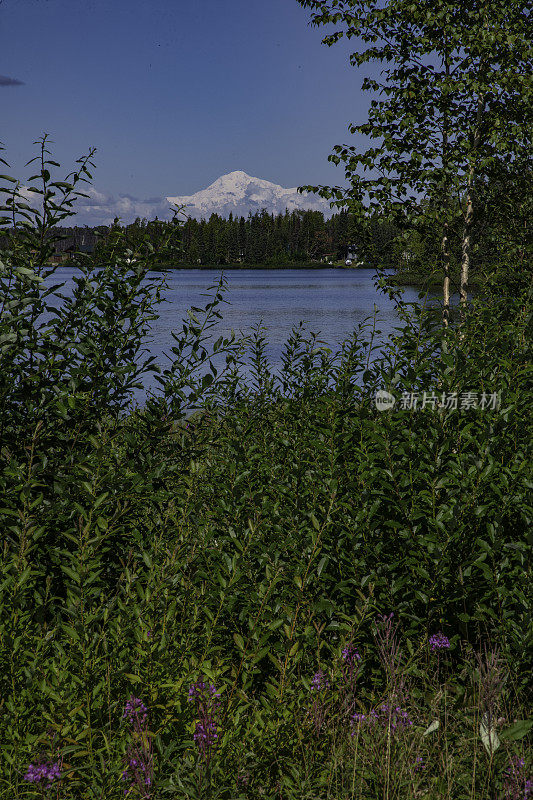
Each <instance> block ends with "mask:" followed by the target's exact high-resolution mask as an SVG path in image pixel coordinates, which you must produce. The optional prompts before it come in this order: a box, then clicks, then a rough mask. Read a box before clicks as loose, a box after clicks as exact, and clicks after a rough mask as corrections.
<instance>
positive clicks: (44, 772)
mask: <svg viewBox="0 0 533 800" xmlns="http://www.w3.org/2000/svg"><path fill="white" fill-rule="evenodd" d="M60 779H61V765H60V763H59V761H43V762H42V763H40V764H30V765H29V766H28V771H27V772H26V774H25V775H24V780H25V781H28V783H40V784H41V785H42V786H44V785H45V784H46V785H47V786H49V785H50V784H51V783H53V782H54V781H59V780H60Z"/></svg>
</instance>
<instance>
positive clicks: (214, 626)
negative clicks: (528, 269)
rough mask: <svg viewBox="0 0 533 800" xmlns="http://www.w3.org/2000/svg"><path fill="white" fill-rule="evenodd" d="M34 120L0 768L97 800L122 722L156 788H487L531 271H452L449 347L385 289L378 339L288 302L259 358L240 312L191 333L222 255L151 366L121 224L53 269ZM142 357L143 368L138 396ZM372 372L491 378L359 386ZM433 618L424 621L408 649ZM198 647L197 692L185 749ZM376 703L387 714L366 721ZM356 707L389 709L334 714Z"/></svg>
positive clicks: (512, 632)
mask: <svg viewBox="0 0 533 800" xmlns="http://www.w3.org/2000/svg"><path fill="white" fill-rule="evenodd" d="M41 146H42V150H41V157H42V160H41V167H42V169H41V178H42V186H43V189H42V192H43V193H42V194H41V195H40V197H41V199H42V200H43V201H44V205H43V204H42V205H41V208H40V209H35V208H33V206H31V205H29V204H25V203H24V202H23V201H21V200H20V197H19V198H17V193H16V191H15V192H14V193H12V194H11V198H12V202H11V203H8V204H7V205H8V206H9V210H10V212H11V216H10V218H9V220H8V221H7V222H6V226H9V229H10V233H9V237H10V239H9V242H10V245H9V248H8V249H7V250H6V251H5V252H4V254H3V257H2V274H1V281H2V284H1V286H2V302H3V305H2V308H1V316H0V347H1V348H2V349H1V352H0V355H1V358H0V387H1V404H2V405H1V428H0V460H1V470H0V476H1V477H0V487H1V505H0V522H1V526H2V531H3V533H4V543H3V549H2V551H1V555H0V557H1V566H0V573H1V575H2V578H1V583H0V587H1V591H0V612H1V613H0V698H1V699H0V708H1V713H2V722H3V724H2V729H1V734H0V736H1V740H2V741H1V744H2V752H3V754H4V757H5V762H4V764H3V769H2V773H1V777H0V797H2V798H3V797H5V798H6V799H7V798H19V797H20V798H33V797H39V796H40V797H47V796H48V797H54V798H58V800H59V798H68V799H69V800H78V799H79V800H88V799H89V798H91V800H92V798H102V797H105V798H106V800H107V799H108V798H109V800H113V798H117V800H118V798H119V797H123V796H124V782H123V781H122V780H121V774H122V771H123V769H124V767H125V765H126V763H127V758H128V756H127V754H128V752H129V753H131V752H132V748H137V750H136V752H140V751H141V750H143V752H145V753H148V752H152V753H153V759H154V764H153V766H154V784H153V786H151V788H150V789H146V792H145V793H144V796H145V797H148V796H150V797H152V798H164V797H180V798H182V797H188V798H205V797H219V798H226V799H227V800H230V799H231V800H235V798H237V797H238V798H242V799H244V798H257V797H268V798H280V797H282V798H290V799H291V800H292V798H294V799H296V798H299V800H303V798H318V797H320V798H334V797H335V798H353V797H358V798H368V797H372V798H374V797H376V798H378V797H385V798H393V797H394V798H396V797H397V798H402V800H403V798H408V797H413V798H415V797H419V796H420V792H422V791H423V792H426V793H427V794H428V795H429V796H431V797H435V798H451V797H454V798H456V797H457V798H479V800H485V798H487V797H491V798H492V797H510V796H512V795H511V794H510V791H511V789H509V791H507V788H506V787H509V786H510V785H511V784H510V781H511V779H512V780H514V777H512V776H514V775H515V772H516V770H518V767H516V769H515V767H514V766H512V765H513V764H514V763H515V762H513V761H512V759H513V758H519V757H520V756H522V755H523V754H524V753H525V752H526V747H527V743H528V741H529V738H528V737H530V722H529V720H528V719H527V713H526V711H525V710H524V709H525V707H526V700H525V687H526V685H527V679H528V672H527V670H528V667H529V664H528V659H527V653H528V648H529V647H530V645H531V635H530V628H529V627H528V626H529V624H530V619H529V612H530V598H529V596H528V585H529V583H530V579H531V575H530V563H529V556H530V551H531V540H530V536H531V534H530V531H531V529H532V526H531V521H532V520H531V517H532V508H531V492H530V488H531V466H530V465H531V441H530V437H529V435H528V424H530V422H531V416H530V415H531V410H530V409H531V403H530V395H529V394H528V387H529V386H530V383H531V366H530V363H529V360H528V346H529V339H528V330H529V329H528V325H529V323H530V313H531V310H530V298H529V297H528V295H527V291H526V292H525V291H523V287H522V290H521V291H520V292H517V293H516V295H514V296H504V297H502V296H497V295H495V296H494V297H493V296H492V295H491V294H490V292H488V293H487V294H486V296H484V297H480V298H479V299H477V300H476V301H475V302H474V303H473V304H472V307H471V309H470V310H469V313H468V314H467V316H466V318H465V321H464V324H463V326H462V328H461V331H460V333H459V332H457V331H455V330H453V329H450V330H449V331H448V332H447V333H446V334H445V337H446V344H447V347H446V349H445V350H444V349H443V348H441V342H442V335H443V334H442V331H441V330H440V326H439V325H438V319H437V317H436V313H435V310H434V309H432V308H431V307H429V306H427V304H426V303H425V301H424V302H421V303H420V304H417V305H416V306H414V307H413V308H407V307H404V306H403V305H402V304H401V303H400V304H399V305H398V312H399V316H400V318H401V320H402V325H401V326H400V327H399V328H398V331H397V336H396V337H395V339H394V341H393V342H391V343H390V344H389V346H387V347H386V348H383V347H382V345H383V343H382V342H381V341H380V333H379V320H378V319H376V318H374V319H370V320H368V321H367V323H365V324H364V325H362V326H361V327H360V328H359V329H358V330H356V331H355V332H354V334H353V336H352V337H351V338H350V339H349V340H347V341H346V342H345V343H344V345H343V346H342V348H341V349H340V350H339V351H338V352H335V353H334V352H331V351H329V350H328V349H327V348H325V347H324V346H323V343H321V342H320V340H319V339H318V338H317V336H316V335H313V334H309V333H307V332H306V331H305V329H304V328H303V326H299V327H297V328H295V330H294V331H293V333H292V335H291V336H290V338H289V340H288V341H287V343H286V346H285V351H284V354H283V360H282V369H281V371H280V372H279V374H277V373H274V372H273V371H272V369H271V367H270V365H269V363H268V359H267V357H266V354H265V347H266V342H265V339H264V336H263V333H262V331H261V329H260V328H258V329H257V330H256V331H255V333H254V335H253V336H252V337H251V339H250V340H249V341H239V340H237V339H235V338H234V337H230V338H229V339H226V340H224V339H222V338H219V339H216V340H215V341H213V339H214V335H216V323H217V320H218V319H219V318H220V316H221V313H222V311H221V309H222V305H223V303H224V301H225V295H224V289H225V282H224V279H223V278H221V280H220V282H219V284H218V285H217V286H215V287H213V292H212V294H211V296H210V298H209V301H208V303H207V305H206V307H205V308H204V309H200V308H197V309H192V310H191V313H190V316H189V319H187V320H186V321H184V323H183V327H182V330H181V331H180V332H177V333H175V337H174V338H175V346H174V348H173V352H172V355H171V360H170V362H169V366H168V368H166V369H163V370H159V371H156V368H155V365H154V364H153V363H152V361H151V359H150V358H149V357H146V355H145V354H143V349H142V340H143V336H144V334H145V332H146V331H147V330H148V327H149V325H150V323H151V322H152V321H153V320H154V319H155V317H156V314H157V302H158V300H159V292H160V288H161V287H160V285H159V284H157V283H154V282H153V281H152V280H151V279H150V277H149V276H148V275H147V270H148V266H149V264H150V263H151V262H150V258H151V252H152V251H151V250H150V248H149V247H148V243H147V244H146V246H145V245H144V244H143V242H142V241H140V240H138V241H137V242H136V249H135V250H133V248H132V246H131V241H130V239H129V238H128V235H127V234H124V233H123V232H122V231H120V230H117V231H116V232H115V240H114V243H113V248H112V250H110V251H108V257H109V261H108V262H106V261H105V260H104V258H103V255H102V257H101V259H100V261H99V262H97V263H96V262H94V261H93V260H92V259H87V258H86V257H84V256H83V254H78V255H76V256H75V259H76V262H77V264H78V266H79V273H78V275H79V277H78V278H77V279H76V280H75V285H74V289H73V292H72V294H71V295H67V294H66V292H65V291H64V289H63V288H62V287H61V285H60V283H58V284H56V285H54V284H53V280H55V279H56V273H55V269H56V268H55V267H54V266H50V265H49V263H48V259H49V253H50V248H51V242H50V230H51V229H52V228H53V227H54V226H55V225H57V222H58V220H59V219H61V218H62V214H63V213H64V209H65V204H66V203H68V202H69V198H70V196H71V195H70V194H68V192H74V191H75V190H76V185H77V183H78V182H79V181H80V180H83V179H84V176H85V177H87V179H88V177H89V175H88V170H89V160H82V161H81V162H80V167H79V171H78V172H77V173H75V175H74V177H73V178H72V180H71V182H70V189H69V188H67V186H66V185H65V184H66V183H67V182H65V183H61V182H59V181H53V180H52V178H51V176H50V175H48V171H47V167H46V164H47V163H49V161H50V160H48V162H47V160H46V159H47V155H46V141H45V140H43V142H42V143H41ZM52 166H53V164H52ZM76 176H78V177H77V178H76ZM58 187H59V189H58ZM61 187H62V188H63V189H64V190H65V198H64V201H65V202H64V203H63V201H62V200H61V198H60V199H59V201H57V206H56V207H54V206H53V203H56V200H55V199H54V195H53V192H54V191H55V192H56V193H57V192H60V191H62V188H61ZM19 195H20V192H19ZM66 207H67V210H68V205H67V206H66ZM19 220H20V221H19ZM177 238H178V237H177ZM165 241H166V242H167V243H168V247H169V253H172V248H174V246H175V240H174V241H169V240H165ZM164 246H165V247H166V246H167V244H165V245H164ZM161 247H162V249H163V245H161ZM160 252H161V251H160ZM135 254H137V255H135ZM57 277H60V273H57ZM63 294H64V295H65V296H64V297H62V295H63ZM53 309H55V310H53ZM213 353H225V354H226V364H225V368H224V369H222V370H220V371H217V370H216V369H215V367H214V366H213V365H212V354H213ZM246 364H248V365H251V370H252V379H251V380H248V381H247V380H245V379H244V377H243V374H244V372H243V367H244V366H245V365H246ZM150 370H152V371H156V374H157V377H158V380H159V385H160V391H159V393H158V394H153V395H151V396H150V398H149V400H148V402H147V403H146V406H145V407H144V408H142V409H139V408H135V407H133V403H132V397H133V390H134V388H135V386H136V385H139V384H140V383H141V381H142V379H143V376H144V375H145V374H146V373H149V371H150ZM382 388H385V389H388V390H389V391H391V392H394V393H395V394H396V395H397V396H398V398H399V397H400V395H401V393H402V392H414V391H418V392H423V391H426V392H433V391H434V392H436V393H438V394H439V395H440V394H441V393H450V392H458V393H459V394H460V393H461V392H466V391H475V392H482V391H485V392H487V393H492V392H499V393H501V408H500V409H499V410H493V411H490V410H487V409H485V410H482V409H479V408H478V409H474V408H472V409H469V410H461V409H458V410H453V409H451V410H450V409H444V408H442V409H432V408H429V407H428V408H426V409H424V410H419V411H417V412H412V411H409V410H403V409H402V408H400V407H398V405H399V404H398V405H397V407H396V408H395V409H394V410H392V411H390V412H379V411H378V410H377V409H376V407H375V403H374V395H375V392H376V390H377V389H382ZM192 409H195V411H194V413H191V410H192ZM390 612H393V613H394V615H395V616H394V619H395V620H397V621H398V624H399V626H400V627H399V628H398V631H397V632H396V633H394V636H396V637H397V642H398V648H399V649H398V650H397V651H395V654H394V656H391V655H390V652H392V651H390V648H389V651H387V649H386V647H384V645H383V637H382V638H381V639H380V634H379V630H380V623H379V615H380V614H382V613H387V614H388V613H390ZM376 618H378V624H377V626H376V624H375V621H376ZM437 631H443V632H444V633H445V634H446V635H447V636H448V637H449V639H450V640H451V649H450V650H449V651H448V650H446V652H442V653H437V654H435V653H431V651H430V649H429V648H428V637H429V636H430V635H431V634H433V633H435V632H437ZM486 641H490V642H491V643H492V645H491V646H492V648H493V651H492V655H491V652H490V651H489V653H487V652H484V650H483V646H484V643H485V642H486ZM354 646H355V647H357V648H358V650H359V651H360V654H361V656H362V658H361V663H360V664H359V662H357V665H356V667H357V669H356V671H355V673H354V672H353V671H352V672H351V673H349V674H348V672H347V667H346V661H345V660H343V658H342V651H343V649H346V648H348V647H354ZM496 651H497V655H495V653H496ZM474 652H478V658H477V659H476V658H475V656H474ZM387 653H389V655H388V656H387ZM319 671H321V673H322V678H321V679H320V681H322V680H323V683H320V681H319V682H318V683H317V679H315V680H314V681H313V675H316V673H317V672H319ZM354 674H355V678H354ZM201 676H205V677H206V678H207V681H208V682H211V681H212V682H213V683H214V684H215V685H216V687H217V689H218V690H219V692H220V695H221V698H220V712H219V717H218V718H217V732H218V736H219V738H218V740H217V746H216V747H215V748H214V752H213V755H212V758H210V759H207V760H206V759H204V758H202V757H201V755H200V754H199V753H198V750H197V747H196V745H195V740H194V738H193V736H194V733H195V730H196V726H197V724H198V719H197V717H196V716H195V712H194V707H193V705H192V704H191V703H190V702H188V699H187V698H188V689H189V685H190V684H192V683H193V681H197V680H198V679H199V678H201ZM326 681H327V683H326ZM328 684H329V685H328ZM132 695H134V696H136V697H138V698H141V699H142V700H143V701H144V703H145V705H146V706H147V708H148V721H147V723H146V725H147V727H146V729H143V731H142V734H141V733H139V732H137V733H135V732H132V730H131V728H129V727H128V725H127V721H125V720H124V718H123V710H124V704H125V702H126V700H127V699H128V698H129V697H130V696H132ZM383 703H385V704H387V705H388V706H391V707H396V706H398V707H401V708H402V710H403V711H405V713H407V714H409V717H410V718H411V720H412V722H413V725H412V726H408V727H405V728H404V727H401V728H400V730H399V731H398V735H396V734H394V735H392V716H391V715H390V714H389V716H388V717H387V715H386V714H385V712H384V711H383ZM372 710H374V711H375V712H376V714H378V716H379V715H381V717H380V719H382V721H383V719H385V725H383V724H382V723H380V727H377V728H376V729H375V731H373V732H369V730H367V729H366V728H362V727H358V726H355V723H354V721H353V719H352V718H353V715H354V714H355V713H359V714H365V715H369V714H370V712H371V711H372ZM387 713H389V712H387ZM384 715H385V716H384ZM435 720H437V721H438V722H439V725H438V727H435V726H433V727H431V725H432V723H434V722H435ZM483 720H485V721H484V722H483ZM502 720H503V721H502ZM482 722H483V725H484V731H485V734H484V735H485V737H486V738H487V737H492V739H491V740H492V741H495V738H494V734H493V733H491V732H492V731H493V729H494V730H497V731H498V741H499V745H498V748H494V747H490V748H489V751H487V749H486V748H485V747H484V746H483V738H482V735H481V732H480V727H481V723H482ZM495 726H496V727H495ZM424 733H425V734H427V735H424ZM352 734H353V735H352ZM136 737H137V738H136ZM143 737H144V738H143ZM143 748H144V749H143ZM40 757H42V758H45V759H47V760H49V761H57V762H60V763H61V769H62V778H61V781H59V782H55V783H53V784H51V786H50V788H46V787H39V786H38V785H34V784H31V783H29V782H28V781H25V780H24V774H25V772H26V769H27V766H28V764H29V763H30V762H32V763H35V762H36V761H38V759H39V758H40ZM417 758H423V759H424V768H423V769H422V767H421V766H420V764H421V762H419V761H417ZM510 764H511V766H509V765H510ZM506 770H508V771H507V772H506ZM509 770H511V772H509ZM512 770H515V772H513V771H512ZM520 770H522V767H520ZM522 772H523V770H522ZM522 772H520V776H522ZM516 774H518V773H516ZM520 776H519V778H516V781H519V780H522V777H520ZM524 780H525V779H524ZM513 785H514V784H513ZM517 785H518V784H517ZM41 788H42V791H41ZM143 791H144V790H143ZM506 792H507V794H505V793H506ZM134 796H137V797H142V796H143V794H142V793H141V792H140V791H139V790H138V787H137V789H135V790H132V792H131V797H134Z"/></svg>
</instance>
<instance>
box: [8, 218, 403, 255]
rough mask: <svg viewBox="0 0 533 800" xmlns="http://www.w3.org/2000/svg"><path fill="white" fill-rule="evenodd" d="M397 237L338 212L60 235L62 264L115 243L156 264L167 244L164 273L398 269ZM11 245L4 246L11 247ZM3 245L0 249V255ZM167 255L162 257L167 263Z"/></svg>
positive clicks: (139, 222) (379, 224) (60, 231)
mask: <svg viewBox="0 0 533 800" xmlns="http://www.w3.org/2000/svg"><path fill="white" fill-rule="evenodd" d="M397 233H398V231H397V229H396V228H395V227H394V225H392V224H391V223H389V222H384V221H380V220H378V219H375V220H370V222H369V223H367V224H366V225H365V226H364V228H363V226H362V225H361V223H360V222H358V221H356V219H355V217H354V216H353V215H352V214H349V213H347V212H345V211H341V212H340V213H338V214H334V215H333V216H332V217H331V218H330V219H325V218H324V215H323V214H322V212H320V211H293V212H290V213H289V212H288V211H287V212H285V214H278V215H277V216H275V215H274V214H269V213H268V212H267V211H265V210H263V211H261V212H260V213H256V214H251V213H250V214H249V215H248V216H247V217H242V216H241V217H233V215H231V214H230V216H229V217H228V218H227V219H225V218H223V217H220V216H219V215H218V214H212V215H211V216H210V217H209V219H208V220H205V219H202V220H200V221H199V220H195V219H191V218H189V219H187V220H186V221H184V222H182V221H178V220H174V221H163V220H159V219H157V218H156V219H155V220H147V219H139V218H138V219H136V220H135V222H133V223H132V224H130V225H125V226H124V225H120V223H119V221H118V220H115V222H114V223H113V225H111V226H109V227H106V226H103V225H99V226H97V227H94V228H91V227H88V226H85V227H79V226H78V227H72V228H60V227H55V228H54V230H53V236H54V250H55V253H56V255H57V260H63V258H66V257H68V255H69V254H70V253H74V252H82V253H83V252H85V253H92V252H95V254H96V256H97V257H104V256H106V255H107V254H108V253H109V251H110V250H112V249H113V248H114V247H116V244H117V241H118V239H119V238H120V239H123V238H124V237H125V238H126V239H127V241H128V243H129V245H130V248H131V250H132V252H133V253H134V254H135V253H137V254H138V255H141V254H143V255H145V253H144V250H145V248H146V246H147V243H149V246H150V247H151V248H152V249H153V256H154V257H155V260H157V259H158V255H159V257H160V259H161V261H165V262H166V261H167V260H168V258H169V247H168V240H169V238H171V239H172V240H173V243H174V247H173V248H172V249H171V250H170V252H171V253H172V256H171V258H172V264H170V263H168V264H166V263H165V266H171V265H173V266H194V267H197V266H228V265H229V266H231V265H243V266H246V265H259V264H260V265H266V266H271V267H284V266H297V265H306V264H310V263H324V264H327V263H330V262H331V263H335V262H339V261H343V262H344V261H345V260H346V259H351V260H353V262H354V264H355V263H358V262H359V263H362V264H364V265H365V266H368V267H377V266H385V267H389V266H396V265H397V263H398V258H397V255H398V254H397V252H396V251H397V245H395V244H394V240H395V237H396V235H397ZM6 242H7V239H6ZM1 247H2V242H1V241H0V248H1ZM163 251H164V255H163Z"/></svg>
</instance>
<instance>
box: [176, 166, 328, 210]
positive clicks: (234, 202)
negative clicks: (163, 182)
mask: <svg viewBox="0 0 533 800" xmlns="http://www.w3.org/2000/svg"><path fill="white" fill-rule="evenodd" d="M166 199H167V200H168V202H169V203H173V204H175V205H178V206H186V208H185V213H186V214H188V215H190V216H191V217H195V218H196V219H201V218H202V217H204V218H206V219H208V218H209V217H210V216H211V214H219V215H220V216H221V217H228V216H229V214H230V213H232V214H233V216H234V217H235V216H237V217H240V216H243V217H246V216H248V212H249V211H251V212H252V214H253V213H255V212H256V211H261V210H262V209H263V208H264V209H266V210H267V211H268V213H269V214H283V213H285V210H286V209H288V210H289V211H295V210H298V209H302V210H312V211H322V212H324V214H327V215H328V216H330V215H331V213H332V212H331V210H330V208H329V204H328V203H327V202H326V201H325V200H322V198H320V197H318V196H316V195H312V194H298V191H297V189H296V187H295V188H293V189H284V188H283V186H278V185H277V184H276V183H271V182H270V181H264V180H261V178H253V177H252V176H251V175H247V174H246V172H242V171H241V170H237V171H236V172H229V173H228V174H227V175H222V177H220V178H218V179H217V180H216V181H215V182H214V183H212V184H211V186H208V187H207V189H202V190H201V191H199V192H196V193H195V194H192V195H189V196H188V197H167V198H166Z"/></svg>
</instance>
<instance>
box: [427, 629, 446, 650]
mask: <svg viewBox="0 0 533 800" xmlns="http://www.w3.org/2000/svg"><path fill="white" fill-rule="evenodd" d="M429 646H430V647H431V652H432V653H434V652H435V651H436V650H449V649H450V640H449V639H448V637H447V636H445V635H444V634H443V633H441V632H440V631H439V633H434V634H433V636H430V637H429Z"/></svg>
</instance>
